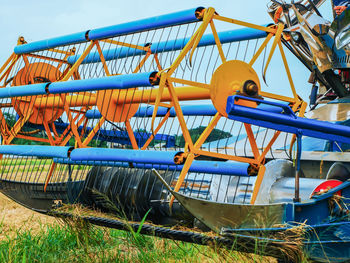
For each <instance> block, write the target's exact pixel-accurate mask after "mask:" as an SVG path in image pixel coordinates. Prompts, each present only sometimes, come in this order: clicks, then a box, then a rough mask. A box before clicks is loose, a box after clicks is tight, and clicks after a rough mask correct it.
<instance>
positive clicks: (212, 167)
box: [54, 150, 249, 176]
mask: <svg viewBox="0 0 350 263" xmlns="http://www.w3.org/2000/svg"><path fill="white" fill-rule="evenodd" d="M122 151H123V150H122ZM54 162H55V163H62V164H77V165H91V166H115V167H134V168H140V169H152V168H155V169H157V170H164V171H181V170H182V168H183V165H174V164H150V163H136V162H118V161H92V160H91V161H73V160H71V159H68V158H64V159H62V158H56V159H54ZM248 168H249V164H246V163H237V162H215V161H197V160H194V161H193V162H192V165H191V168H190V170H189V172H190V173H205V174H222V175H233V176H248Z"/></svg>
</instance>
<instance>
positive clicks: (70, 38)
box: [14, 31, 87, 55]
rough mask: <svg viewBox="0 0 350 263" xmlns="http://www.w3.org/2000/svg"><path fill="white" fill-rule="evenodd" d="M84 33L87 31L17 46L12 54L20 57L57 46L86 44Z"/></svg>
mask: <svg viewBox="0 0 350 263" xmlns="http://www.w3.org/2000/svg"><path fill="white" fill-rule="evenodd" d="M86 33H87V31H84V32H79V33H74V34H70V35H66V36H61V37H55V38H50V39H45V40H40V41H35V42H32V43H28V44H24V45H19V46H16V47H15V49H14V52H15V53H16V54H17V55H21V54H26V53H31V52H36V51H41V50H45V49H50V48H55V47H58V46H64V45H71V44H78V43H82V42H86Z"/></svg>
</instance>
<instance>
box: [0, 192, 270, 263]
mask: <svg viewBox="0 0 350 263" xmlns="http://www.w3.org/2000/svg"><path fill="white" fill-rule="evenodd" d="M0 213H1V221H0V222H1V225H0V262H21V263H24V262H276V260H275V259H273V258H266V257H260V256H257V255H254V254H242V253H237V252H232V251H227V250H225V249H214V248H208V247H203V246H199V245H192V244H187V243H183V242H175V241H172V240H166V239H159V238H155V237H146V236H142V235H140V234H138V233H130V232H125V231H117V230H111V229H105V228H101V227H95V226H91V225H86V224H82V223H79V222H70V223H69V222H68V224H67V222H66V223H64V222H62V221H61V220H58V219H55V218H53V217H49V216H45V215H41V214H38V213H36V212H33V211H31V210H29V209H27V208H24V207H22V206H20V205H18V204H16V203H14V202H13V201H11V200H9V199H8V198H7V197H5V196H3V195H0Z"/></svg>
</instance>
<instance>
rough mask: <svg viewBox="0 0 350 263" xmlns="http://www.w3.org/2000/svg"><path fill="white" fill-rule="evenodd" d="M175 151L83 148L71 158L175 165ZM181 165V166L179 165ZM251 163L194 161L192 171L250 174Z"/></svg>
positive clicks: (238, 174) (73, 153) (77, 150)
mask: <svg viewBox="0 0 350 263" xmlns="http://www.w3.org/2000/svg"><path fill="white" fill-rule="evenodd" d="M176 154H177V152H175V151H142V150H127V149H105V148H82V149H75V150H73V151H72V153H71V155H70V158H71V160H72V161H75V162H80V161H93V162H94V163H96V162H97V163H98V162H101V163H104V162H117V163H123V162H126V163H131V164H133V163H135V164H137V163H138V164H142V167H145V165H146V167H147V165H148V166H149V167H150V168H152V167H153V166H152V165H163V166H165V167H166V166H173V167H175V166H176V165H175V163H174V157H175V155H176ZM179 167H181V166H179ZM248 167H249V164H246V163H237V162H213V161H194V162H193V163H192V165H191V169H193V170H191V171H196V172H200V173H213V174H227V175H237V176H248Z"/></svg>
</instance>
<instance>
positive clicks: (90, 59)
mask: <svg viewBox="0 0 350 263" xmlns="http://www.w3.org/2000/svg"><path fill="white" fill-rule="evenodd" d="M218 35H219V38H220V41H221V43H222V44H225V43H232V42H238V41H243V40H251V39H259V38H265V37H266V32H265V31H261V30H257V29H252V28H243V29H237V30H230V31H224V32H220V33H218ZM189 40H190V38H183V39H174V40H169V41H164V42H159V43H152V45H151V51H152V53H153V54H156V53H162V52H168V51H175V50H182V49H183V48H184V47H185V45H186V44H187V42H188V41H189ZM215 44H216V43H215V38H214V36H213V35H212V34H208V35H204V36H203V37H202V39H201V40H200V42H199V44H198V47H205V46H212V45H215ZM145 45H146V43H145ZM145 54H146V52H145V51H143V50H140V49H133V48H130V47H121V48H116V49H108V50H103V56H104V58H105V60H106V61H109V60H114V59H119V58H126V57H132V56H137V55H145ZM80 56H81V54H77V55H73V56H70V57H68V59H67V61H68V63H70V64H74V63H75V62H76V61H77V60H78V59H79V57H80ZM96 62H101V59H100V54H99V53H98V52H92V53H90V54H88V55H87V57H86V58H85V59H84V60H83V62H82V64H87V63H96Z"/></svg>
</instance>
